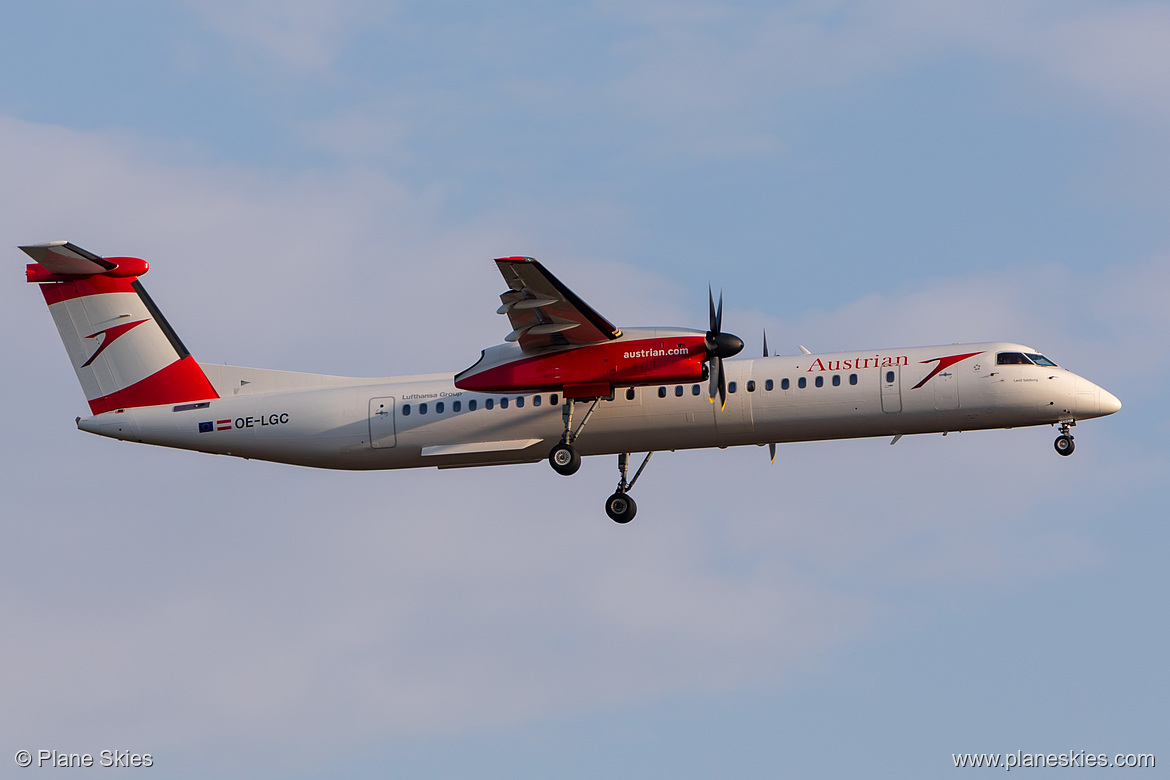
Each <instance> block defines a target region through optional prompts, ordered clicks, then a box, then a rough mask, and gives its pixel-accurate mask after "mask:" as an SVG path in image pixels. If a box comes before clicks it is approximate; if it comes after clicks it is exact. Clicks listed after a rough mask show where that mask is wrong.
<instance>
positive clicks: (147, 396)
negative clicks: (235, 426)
mask: <svg viewBox="0 0 1170 780" xmlns="http://www.w3.org/2000/svg"><path fill="white" fill-rule="evenodd" d="M212 398H219V393H217V392H215V388H214V387H212V386H211V382H209V381H207V377H206V376H205V375H204V373H203V369H202V368H200V367H199V364H198V363H197V362H196V361H195V358H193V357H189V356H188V357H185V358H183V359H182V360H176V361H175V362H174V363H171V364H170V365H169V366H167V367H166V368H164V369H163V370H162V371H158V372H155V373H153V374H151V375H150V376H148V377H147V378H146V379H143V380H141V381H139V382H135V383H134V384H132V385H130V386H129V387H126V388H123V389H121V390H119V391H117V392H115V393H110V394H109V395H103V396H102V397H101V398H94V399H92V400H91V401H90V402H89V408H90V411H92V412H93V413H94V414H101V413H102V412H110V411H113V410H114V409H127V408H130V407H134V406H157V405H158V404H177V403H184V402H186V401H206V400H210V399H212Z"/></svg>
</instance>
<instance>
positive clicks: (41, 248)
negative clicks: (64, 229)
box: [20, 241, 118, 276]
mask: <svg viewBox="0 0 1170 780" xmlns="http://www.w3.org/2000/svg"><path fill="white" fill-rule="evenodd" d="M20 251H22V252H24V253H25V254H26V255H28V256H29V257H31V258H32V259H33V260H35V261H36V262H38V263H40V264H41V266H43V267H44V268H45V270H47V271H49V272H50V273H54V274H62V275H66V276H93V275H94V274H104V273H105V272H106V271H112V270H114V269H115V268H117V267H118V265H117V263H111V262H110V261H109V260H106V259H105V258H102V257H98V256H97V255H95V254H94V253H93V252H87V251H85V250H84V249H82V248H81V247H79V246H75V245H73V244H70V243H69V242H68V241H50V242H49V243H47V244H32V245H30V246H22V247H21V248H20Z"/></svg>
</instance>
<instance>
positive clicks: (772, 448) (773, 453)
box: [768, 442, 776, 463]
mask: <svg viewBox="0 0 1170 780" xmlns="http://www.w3.org/2000/svg"><path fill="white" fill-rule="evenodd" d="M768 453H769V454H770V455H771V456H772V462H773V463H775V462H776V443H775V442H772V443H771V444H769V445H768Z"/></svg>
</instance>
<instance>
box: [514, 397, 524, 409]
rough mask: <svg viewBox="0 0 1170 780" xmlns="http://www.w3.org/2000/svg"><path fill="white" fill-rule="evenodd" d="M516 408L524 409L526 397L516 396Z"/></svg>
mask: <svg viewBox="0 0 1170 780" xmlns="http://www.w3.org/2000/svg"><path fill="white" fill-rule="evenodd" d="M516 408H517V409H523V408H524V396H522V395H518V396H516Z"/></svg>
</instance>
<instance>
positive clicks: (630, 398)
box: [626, 387, 634, 401]
mask: <svg viewBox="0 0 1170 780" xmlns="http://www.w3.org/2000/svg"><path fill="white" fill-rule="evenodd" d="M626 400H627V401H633V400H634V388H632V387H627V388H626Z"/></svg>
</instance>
